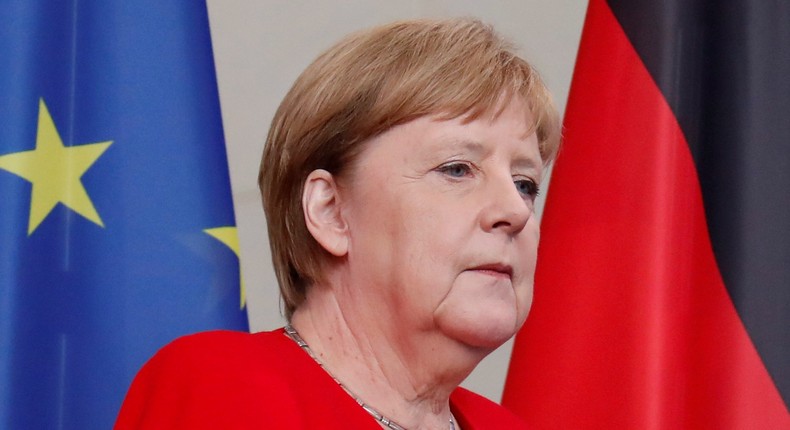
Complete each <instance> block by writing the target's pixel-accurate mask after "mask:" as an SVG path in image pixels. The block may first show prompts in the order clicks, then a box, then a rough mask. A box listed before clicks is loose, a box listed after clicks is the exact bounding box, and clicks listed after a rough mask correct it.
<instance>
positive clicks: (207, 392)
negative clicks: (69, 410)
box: [116, 329, 310, 429]
mask: <svg viewBox="0 0 790 430" xmlns="http://www.w3.org/2000/svg"><path fill="white" fill-rule="evenodd" d="M302 355H305V354H304V353H303V352H302V351H301V350H300V348H299V347H298V346H297V345H296V344H294V343H293V342H292V341H291V340H290V339H288V338H287V337H285V335H283V331H282V329H280V330H275V331H272V332H263V333H255V334H249V333H242V332H231V331H212V332H204V333H198V334H194V335H188V336H184V337H181V338H178V339H176V340H174V341H172V342H171V343H169V344H168V345H166V346H165V347H163V348H162V349H160V350H159V352H157V353H156V354H155V355H154V356H153V357H152V358H151V359H150V360H148V362H147V363H146V364H145V365H144V366H143V368H142V369H141V370H140V372H139V373H138V374H137V376H136V377H135V379H134V381H133V382H132V386H131V387H130V389H129V391H128V393H127V395H126V399H125V400H124V404H123V406H122V408H121V413H120V414H119V417H118V421H117V422H116V428H117V429H127V428H128V429H132V428H190V427H189V426H188V425H187V423H190V425H193V426H192V427H191V428H208V427H206V426H209V425H212V426H213V425H217V426H220V427H221V426H224V425H226V424H231V423H234V424H235V423H249V422H257V420H259V419H261V417H258V416H257V415H256V414H262V413H264V412H265V411H267V410H268V411H271V410H272V409H273V408H280V407H282V405H281V404H280V403H282V402H283V401H284V400H283V399H286V400H285V401H287V400H288V399H289V396H288V395H287V393H288V392H289V391H290V387H291V386H292V385H293V384H292V382H293V381H291V379H292V378H293V375H298V374H299V373H300V372H303V368H304V367H306V366H309V365H310V361H308V360H304V357H301V356H302ZM308 358H309V357H308ZM267 406H268V407H267ZM215 428H218V427H216V426H215Z"/></svg>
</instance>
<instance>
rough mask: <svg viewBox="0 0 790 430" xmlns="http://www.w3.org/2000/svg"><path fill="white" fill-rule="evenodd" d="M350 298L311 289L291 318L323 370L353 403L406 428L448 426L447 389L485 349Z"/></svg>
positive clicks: (324, 289) (334, 291) (322, 288)
mask: <svg viewBox="0 0 790 430" xmlns="http://www.w3.org/2000/svg"><path fill="white" fill-rule="evenodd" d="M352 297H353V295H344V294H342V292H341V293H340V294H338V289H333V288H329V287H325V286H318V285H316V286H313V287H311V288H310V289H309V292H308V297H307V300H306V301H305V302H304V303H303V304H302V305H301V306H300V307H299V308H298V309H297V310H296V312H294V315H293V317H292V319H291V323H292V325H293V326H294V328H295V329H296V330H297V331H298V332H299V334H300V336H301V337H302V338H303V339H304V340H305V342H307V344H308V345H309V346H310V349H311V350H312V351H313V353H314V354H315V356H316V359H317V360H318V361H319V362H320V363H321V364H322V365H323V366H324V368H325V369H326V370H327V371H328V372H329V373H330V374H331V375H332V376H333V377H334V378H336V379H337V380H338V382H340V383H341V384H342V385H344V386H345V387H346V388H347V389H348V390H349V391H350V392H352V393H353V394H354V395H355V396H357V397H359V399H360V400H361V401H363V402H364V403H366V404H368V405H370V406H372V407H373V408H375V409H376V410H378V411H379V412H380V413H381V414H383V415H384V416H386V417H387V418H389V419H391V420H394V421H396V422H397V423H398V424H400V425H401V426H403V427H404V428H406V429H409V430H418V429H426V430H427V429H441V430H446V429H448V428H449V424H448V423H449V420H450V416H451V415H450V409H449V397H450V393H452V391H453V390H454V389H455V388H456V387H457V386H458V385H459V384H460V383H461V381H463V379H464V378H466V376H468V374H469V373H470V372H471V371H472V369H474V367H475V366H476V365H477V364H478V363H479V361H480V360H482V358H483V357H485V355H486V353H487V351H481V350H479V349H475V348H470V347H468V346H465V345H460V344H458V342H456V341H454V340H451V339H448V338H446V337H444V336H441V333H439V332H437V331H436V330H431V329H430V328H423V327H420V324H419V322H415V321H408V320H404V319H403V318H398V316H397V313H396V312H395V313H390V312H387V311H386V309H378V310H376V309H375V306H364V305H362V304H359V303H354V299H353V298H352ZM415 323H416V324H415Z"/></svg>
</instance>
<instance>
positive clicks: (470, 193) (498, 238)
mask: <svg viewBox="0 0 790 430" xmlns="http://www.w3.org/2000/svg"><path fill="white" fill-rule="evenodd" d="M527 119H528V117H527V113H526V111H525V107H524V105H523V103H521V102H520V101H514V102H513V103H511V104H510V105H509V106H508V107H507V108H506V109H505V110H504V111H503V112H502V113H501V115H499V116H498V117H496V118H495V119H492V118H491V117H490V116H488V115H484V116H482V117H481V118H479V119H477V120H474V121H471V122H468V123H464V121H463V118H457V119H453V120H438V119H437V117H423V118H419V119H417V120H414V121H411V122H409V123H406V124H403V125H400V126H397V127H394V128H392V129H391V130H389V131H387V132H386V133H384V134H382V135H380V136H378V137H376V138H374V139H372V140H371V141H369V142H368V143H367V144H366V145H367V147H366V148H365V150H364V151H363V152H362V154H360V157H359V158H358V159H357V161H356V164H355V165H354V167H353V169H352V172H351V175H350V177H349V180H348V181H347V182H344V183H343V186H342V192H341V201H342V203H341V208H342V214H343V216H344V218H345V219H346V221H347V226H348V234H349V242H348V243H349V248H348V268H349V272H348V273H349V276H351V278H352V280H353V281H355V283H357V285H361V287H360V288H361V289H362V291H359V293H360V294H362V295H363V296H365V298H366V300H367V301H369V302H371V303H375V304H374V305H373V306H377V305H379V304H381V306H385V307H386V309H387V311H386V312H388V313H389V314H393V313H394V314H395V315H394V321H400V323H401V324H404V325H409V324H411V325H412V326H415V327H417V329H418V330H434V329H437V330H439V331H440V332H441V333H443V334H444V335H446V336H448V337H450V338H452V339H455V340H457V341H459V342H462V343H464V344H466V345H469V346H473V347H483V348H495V347H497V346H499V345H500V344H502V343H503V342H504V341H506V340H507V339H508V338H510V337H511V336H512V335H513V334H515V332H516V331H517V330H518V329H519V328H520V327H521V325H522V323H523V322H524V320H525V319H526V317H527V313H528V312H529V308H530V305H531V302H532V284H533V278H534V273H535V260H536V257H537V248H538V238H539V227H538V220H537V219H536V217H535V215H534V200H535V196H536V191H537V186H538V184H539V183H540V180H541V177H542V173H543V164H542V160H541V157H540V152H539V150H538V141H537V138H536V136H535V134H534V133H530V134H529V135H528V134H527V132H528V131H529V128H528V126H529V124H528V123H527V121H526V120H527Z"/></svg>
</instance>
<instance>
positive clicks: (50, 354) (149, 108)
mask: <svg viewBox="0 0 790 430" xmlns="http://www.w3.org/2000/svg"><path fill="white" fill-rule="evenodd" d="M0 58H2V66H0V428H2V429H91V428H95V429H108V428H111V427H112V424H113V422H114V420H115V416H116V414H117V412H118V409H119V407H120V404H121V402H122V400H123V397H124V394H125V392H126V390H127V388H128V386H129V384H130V382H131V380H132V378H133V376H134V374H135V373H136V371H137V370H138V369H139V368H140V366H142V364H143V363H144V362H145V360H146V359H147V358H148V357H150V356H151V355H152V354H153V353H154V352H155V351H156V350H157V349H158V348H159V347H161V346H163V345H164V344H165V343H167V342H168V341H170V340H171V339H173V338H174V337H177V336H179V335H183V334H186V333H191V332H196V331H201V330H207V329H214V328H231V329H238V330H246V329H247V320H246V313H245V310H244V297H243V292H242V291H241V288H240V278H239V263H238V239H237V236H236V230H235V227H234V224H235V222H234V215H233V208H232V201H231V195H230V189H229V180H228V170H227V159H226V155H225V146H224V140H223V132H222V125H221V117H220V111H219V99H218V94H217V84H216V78H215V74H214V64H213V59H212V53H211V40H210V36H209V28H208V16H207V11H206V5H205V4H204V3H203V2H194V1H170V0H165V1H163V0H137V1H132V2H129V1H121V0H113V1H105V0H102V1H90V0H88V1H77V0H71V1H57V2H53V1H45V0H39V1H33V0H18V1H4V2H2V4H0Z"/></svg>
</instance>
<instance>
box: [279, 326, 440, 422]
mask: <svg viewBox="0 0 790 430" xmlns="http://www.w3.org/2000/svg"><path fill="white" fill-rule="evenodd" d="M285 334H286V335H287V336H288V337H289V338H291V340H293V341H294V342H296V344H297V345H299V347H300V348H302V350H304V351H305V352H306V353H307V355H309V356H310V357H311V358H312V359H313V360H314V361H315V362H316V363H318V365H319V366H321V368H322V369H324V372H326V373H327V374H328V375H329V376H330V377H332V379H333V380H334V381H335V382H337V385H340V388H342V389H343V390H345V391H346V392H347V393H348V394H349V395H350V396H351V397H353V398H354V400H355V401H356V402H357V404H358V405H359V406H361V407H362V409H364V410H365V412H367V413H368V414H370V416H372V417H373V418H375V419H376V421H378V422H380V423H381V424H382V425H384V427H386V428H388V429H391V430H406V428H404V427H403V426H401V425H400V424H398V423H396V422H395V421H392V420H391V419H389V418H387V417H385V416H384V415H383V414H382V413H381V412H379V411H378V410H376V408H374V407H373V406H370V405H368V404H367V403H365V402H363V401H362V399H360V398H359V397H357V395H356V394H354V392H353V391H351V390H349V389H348V387H346V386H345V385H343V383H342V382H340V381H339V380H338V379H337V378H335V375H333V374H332V372H330V371H329V370H328V369H327V368H326V367H324V363H322V362H321V360H319V359H318V356H316V355H315V353H313V350H312V349H310V346H309V345H308V344H307V342H305V341H304V339H302V337H301V336H299V332H298V331H296V329H295V328H293V326H292V325H290V324H288V325H286V326H285ZM450 430H455V420H454V419H453V414H450Z"/></svg>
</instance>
